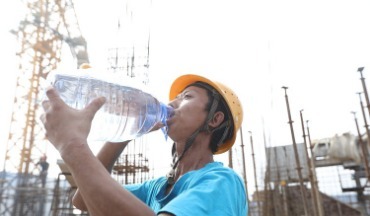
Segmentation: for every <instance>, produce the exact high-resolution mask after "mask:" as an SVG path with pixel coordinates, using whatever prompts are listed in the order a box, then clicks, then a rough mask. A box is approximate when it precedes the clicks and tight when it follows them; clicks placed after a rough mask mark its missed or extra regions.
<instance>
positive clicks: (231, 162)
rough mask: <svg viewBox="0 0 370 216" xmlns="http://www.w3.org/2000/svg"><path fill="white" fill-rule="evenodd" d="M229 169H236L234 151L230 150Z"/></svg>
mask: <svg viewBox="0 0 370 216" xmlns="http://www.w3.org/2000/svg"><path fill="white" fill-rule="evenodd" d="M229 167H230V168H231V169H232V168H234V166H233V149H232V148H230V150H229Z"/></svg>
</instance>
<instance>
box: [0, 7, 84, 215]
mask: <svg viewBox="0 0 370 216" xmlns="http://www.w3.org/2000/svg"><path fill="white" fill-rule="evenodd" d="M22 2H23V3H24V5H25V6H26V9H27V10H26V11H28V12H27V14H25V18H24V19H23V20H22V21H21V22H20V23H19V26H18V28H17V29H16V30H12V31H11V32H12V33H13V34H14V35H15V36H16V37H17V39H18V41H19V48H18V52H17V53H16V54H17V57H18V73H19V75H18V76H17V82H16V88H15V97H14V103H13V112H12V117H11V122H10V130H9V136H8V143H7V146H6V152H5V160H4V168H3V172H2V176H1V175H0V178H1V179H0V180H1V181H0V184H1V192H0V193H1V194H0V195H1V197H0V215H30V212H37V211H41V210H42V208H41V207H40V201H32V200H33V199H30V197H35V196H32V195H30V194H29V193H30V191H25V190H21V188H25V187H28V186H30V185H32V184H35V180H34V179H35V178H33V176H35V174H37V169H36V162H37V161H38V159H39V158H40V157H41V156H42V155H43V154H45V153H46V145H47V141H46V139H45V137H44V133H43V131H42V126H41V125H40V123H39V122H38V118H39V116H40V112H41V107H40V104H39V101H40V99H41V97H42V93H41V92H40V84H41V82H42V80H43V79H45V78H46V76H47V74H48V73H49V72H50V71H52V70H55V69H56V68H57V67H58V65H59V64H60V63H61V58H62V47H63V45H64V44H68V46H69V48H70V50H71V53H72V56H73V57H74V60H75V61H76V64H77V65H76V66H77V67H78V66H79V65H80V64H82V63H88V61H89V60H88V55H87V45H86V41H85V39H84V38H83V37H82V34H81V31H80V28H79V24H78V20H77V17H76V13H75V10H74V6H73V2H72V0H23V1H22ZM8 172H14V173H17V174H16V176H14V178H12V180H5V175H6V173H8ZM11 190H13V191H11ZM26 193H27V194H26ZM28 195H29V196H28ZM30 202H31V203H30ZM34 202H36V204H35V203H34ZM36 215H42V214H40V212H39V213H37V214H36Z"/></svg>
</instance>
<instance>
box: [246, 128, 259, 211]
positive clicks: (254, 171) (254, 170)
mask: <svg viewBox="0 0 370 216" xmlns="http://www.w3.org/2000/svg"><path fill="white" fill-rule="evenodd" d="M248 132H249V138H250V142H251V150H252V161H253V173H254V185H255V188H256V199H257V207H258V212H260V210H261V206H260V196H259V191H258V183H257V171H256V159H255V157H254V155H255V154H254V147H253V137H252V132H251V131H248Z"/></svg>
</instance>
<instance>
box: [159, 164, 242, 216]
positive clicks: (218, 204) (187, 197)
mask: <svg viewBox="0 0 370 216" xmlns="http://www.w3.org/2000/svg"><path fill="white" fill-rule="evenodd" d="M175 186H176V185H175ZM174 189H175V188H174ZM160 212H167V213H171V214H174V215H176V216H182V215H220V216H221V215H222V216H226V215H230V216H238V215H240V216H245V215H246V213H247V200H246V191H245V187H244V184H243V182H242V181H241V178H240V177H239V176H238V175H237V174H236V173H233V172H232V171H229V170H226V171H218V172H209V173H206V174H205V175H203V176H202V177H201V178H199V179H197V180H196V181H192V182H189V187H188V189H186V190H184V191H182V192H181V193H180V194H178V195H177V196H176V197H175V198H174V199H172V200H171V201H170V202H169V203H167V204H166V205H165V206H164V207H163V208H162V209H161V210H160V211H159V213H160Z"/></svg>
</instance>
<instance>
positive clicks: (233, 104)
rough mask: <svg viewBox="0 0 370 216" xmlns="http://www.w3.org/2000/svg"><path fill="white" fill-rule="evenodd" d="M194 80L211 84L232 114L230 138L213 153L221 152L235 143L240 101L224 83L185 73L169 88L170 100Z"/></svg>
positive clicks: (238, 125)
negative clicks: (232, 127)
mask: <svg viewBox="0 0 370 216" xmlns="http://www.w3.org/2000/svg"><path fill="white" fill-rule="evenodd" d="M195 82H203V83H207V84H208V85H210V86H212V87H213V88H214V89H216V91H217V92H218V93H219V94H220V95H221V96H222V97H223V98H224V100H225V101H226V103H227V106H228V108H229V111H230V113H231V115H232V120H233V126H234V130H233V134H232V136H231V138H229V139H227V140H225V141H224V143H223V144H221V145H220V146H219V148H218V150H217V152H215V154H221V153H224V152H226V151H228V150H229V149H230V148H231V147H232V146H233V145H234V143H235V139H236V133H237V132H238V130H239V128H240V126H241V124H242V121H243V108H242V105H241V103H240V100H239V98H238V96H237V95H236V94H235V93H234V92H233V91H232V90H231V89H230V88H229V87H227V86H226V85H224V84H222V83H220V82H217V81H212V80H209V79H207V78H205V77H202V76H198V75H194V74H186V75H182V76H180V77H178V78H177V79H176V80H175V81H174V82H173V83H172V86H171V89H170V97H169V99H170V100H173V99H175V98H176V96H177V95H178V94H180V93H181V92H182V91H183V90H184V89H185V88H186V87H187V86H189V85H190V84H193V83H195Z"/></svg>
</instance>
